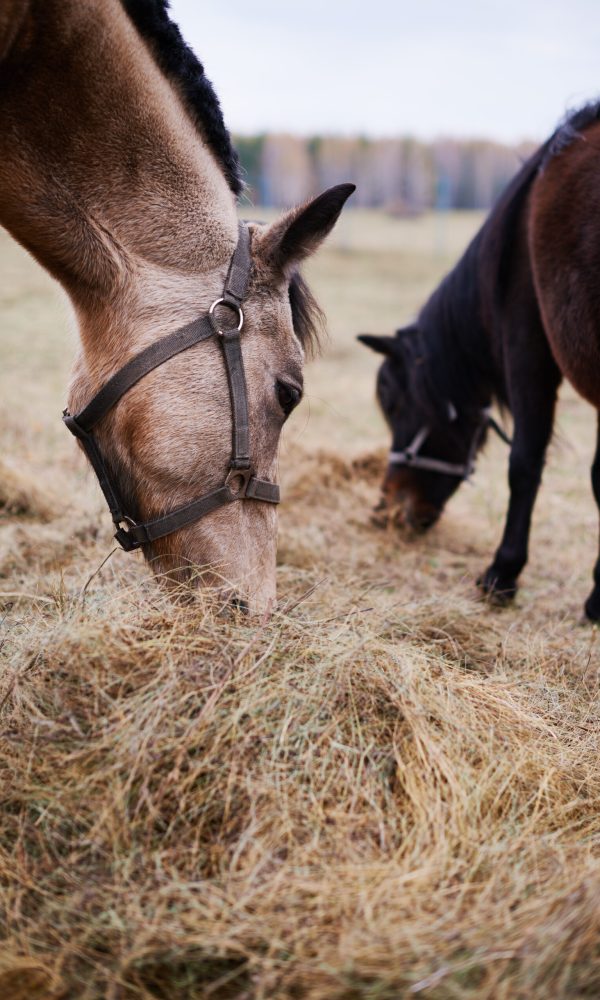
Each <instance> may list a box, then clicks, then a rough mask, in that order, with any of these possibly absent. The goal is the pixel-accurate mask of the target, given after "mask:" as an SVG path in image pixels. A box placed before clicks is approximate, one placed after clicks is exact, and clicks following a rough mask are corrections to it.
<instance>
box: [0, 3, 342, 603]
mask: <svg viewBox="0 0 600 1000" xmlns="http://www.w3.org/2000/svg"><path fill="white" fill-rule="evenodd" d="M0 88H1V90H2V101H1V102H0V222H1V223H2V224H3V225H4V226H6V228H7V229H8V230H9V231H10V232H11V233H12V234H13V235H14V236H15V238H16V239H18V240H19V241H20V242H21V243H22V244H23V245H24V246H25V247H26V248H27V249H28V250H30V252H31V253H32V254H33V255H34V256H35V257H36V258H37V259H38V260H39V261H40V263H41V264H42V265H44V266H45V267H46V268H47V269H48V270H49V271H50V273H51V274H53V276H54V277H55V278H57V279H58V280H59V281H60V282H61V284H62V285H63V287H64V288H65V289H66V291H67V292H68V294H69V296H70V298H71V301H72V303H73V306H74V310H75V313H76V317H77V321H78V327H79V333H80V339H81V351H80V353H79V356H78V359H77V362H76V365H75V370H74V374H73V378H72V382H71V389H70V393H69V400H68V408H69V411H70V413H71V414H76V413H78V412H80V411H81V410H82V409H85V407H86V405H87V404H88V403H89V401H90V399H92V398H93V397H94V396H95V394H96V393H98V391H99V390H100V389H101V388H102V387H103V386H104V385H105V384H106V383H107V382H108V381H109V380H110V379H111V378H112V377H113V376H115V374H116V373H118V372H119V371H120V370H121V369H122V368H123V367H124V366H125V365H126V364H127V363H128V362H131V361H132V359H134V358H136V357H137V356H138V355H141V354H142V352H144V351H145V350H147V349H148V348H149V346H150V345H152V344H155V343H156V342H157V341H159V340H160V339H161V338H164V337H167V336H169V335H171V334H173V332H174V331H176V330H178V329H179V328H181V327H186V326H187V325H189V324H190V323H192V322H193V321H194V320H197V319H198V318H199V317H203V316H207V314H208V312H209V310H210V307H211V305H212V304H213V303H215V301H216V300H218V299H219V298H221V297H222V294H223V288H224V286H225V284H226V282H227V275H228V272H229V268H230V263H231V261H232V257H233V254H234V251H235V249H236V245H237V242H238V222H237V216H236V205H235V196H236V194H238V193H239V191H240V189H241V181H240V174H239V167H238V163H237V158H236V155H235V153H234V151H233V148H232V146H231V143H230V139H229V135H228V133H227V131H226V129H225V126H224V124H223V119H222V115H221V111H220V107H219V104H218V101H217V99H216V97H215V94H214V91H213V90H212V87H211V85H210V84H209V83H208V81H207V80H206V77H205V76H204V72H203V69H202V66H201V65H200V64H199V63H198V62H197V61H196V59H195V57H194V56H193V55H192V53H191V52H190V50H189V49H188V48H187V47H186V46H185V44H184V43H183V41H182V39H181V36H180V35H179V32H178V30H177V28H176V27H175V25H173V24H172V23H171V22H170V20H169V18H168V15H167V13H166V3H165V2H164V0H83V2H82V0H6V3H5V4H4V6H3V10H2V11H0ZM353 190H354V188H353V185H349V184H346V185H340V186H338V187H336V188H332V189H331V190H329V191H327V192H325V193H324V194H322V195H321V196H320V197H318V198H316V199H315V200H314V201H312V202H309V203H307V204H306V205H304V206H302V207H300V208H297V209H295V210H293V211H291V212H289V213H288V214H287V215H285V216H284V217H283V218H282V219H280V220H279V221H278V222H275V223H274V224H271V225H268V226H262V225H257V224H253V225H250V226H249V259H248V267H247V274H246V278H247V282H246V284H247V287H245V288H244V301H243V305H242V309H243V329H242V331H241V338H240V346H241V359H242V360H241V370H242V378H243V377H244V375H245V388H244V389H243V390H239V391H238V398H239V395H240V392H241V393H242V395H243V394H245V397H246V399H245V405H246V406H247V417H248V419H247V425H248V431H249V444H250V452H251V454H250V460H251V468H252V473H253V475H254V476H256V478H257V479H260V480H266V481H267V482H272V481H273V480H274V479H275V477H276V467H277V450H278V442H279V437H280V433H281V429H282V426H283V423H284V421H285V419H286V417H287V416H288V414H289V413H290V412H291V410H292V409H293V407H294V406H295V405H296V404H297V403H298V401H299V400H300V398H301V395H302V370H303V360H304V354H305V351H306V350H307V348H310V346H311V343H312V342H313V340H314V337H315V334H316V331H317V328H318V322H319V316H320V313H319V310H318V307H317V306H316V304H315V302H314V300H313V299H312V297H311V295H310V292H309V290H308V288H307V287H306V285H305V284H304V282H303V281H302V279H301V277H300V276H299V274H298V267H299V265H300V264H301V262H302V261H303V259H304V258H305V257H307V256H308V255H309V254H311V253H312V252H314V251H315V250H316V249H317V247H318V246H319V244H320V243H321V241H322V240H323V239H324V238H325V236H326V235H327V234H328V233H329V231H330V230H331V228H332V227H333V225H334V224H335V221H336V220H337V218H338V215H339V213H340V211H341V209H342V207H343V204H344V202H345V201H346V199H347V198H348V196H349V195H350V194H351V192H352V191H353ZM225 311H226V310H222V309H221V315H219V318H218V321H217V325H218V324H219V323H223V324H225V323H226V320H225V319H224V318H223V316H222V313H223V312H225ZM240 317H241V313H240ZM239 368H240V365H239V364H238V369H239ZM238 375H239V371H238ZM231 377H232V376H231V369H230V368H228V367H227V366H226V364H224V357H223V351H222V349H221V346H220V343H219V338H218V336H215V337H211V338H209V339H205V340H203V341H202V342H199V343H196V344H194V345H193V346H191V347H190V348H189V349H188V350H185V351H182V352H180V353H177V354H175V355H174V356H171V357H170V358H169V359H168V360H166V361H165V362H164V363H162V364H160V365H159V366H157V367H155V368H153V369H152V370H149V371H148V372H147V373H144V377H143V378H141V379H139V380H138V381H136V382H135V384H133V385H132V386H131V387H130V388H128V390H127V392H126V393H125V394H124V395H122V396H121V397H120V398H119V399H118V400H117V401H116V402H115V405H114V406H111V408H110V409H109V410H108V411H107V412H106V413H103V415H102V419H101V420H99V422H98V423H97V425H96V426H95V427H94V431H93V433H94V442H95V444H94V446H95V447H96V448H97V450H98V452H99V453H100V455H101V461H102V467H103V473H106V475H107V477H108V478H109V479H110V482H111V484H112V485H113V487H114V489H115V490H116V491H117V492H118V494H119V495H120V497H121V499H122V501H123V506H124V508H125V509H126V511H127V515H128V518H131V519H132V520H133V521H134V522H144V523H145V522H149V521H153V520H154V519H157V518H161V517H163V516H164V515H165V514H168V513H169V512H170V511H172V510H178V509H180V508H182V507H185V506H186V505H188V504H190V503H192V502H193V501H195V500H196V499H197V498H198V497H199V496H203V495H204V494H207V493H210V492H211V491H214V490H215V489H218V488H219V487H221V486H222V485H223V484H224V482H225V481H226V479H227V476H228V472H229V467H230V461H231V457H232V430H233V416H232V407H233V398H234V390H233V389H232V388H231V387H230V379H231ZM275 547H276V512H275V507H274V505H273V504H272V503H267V502H262V501H261V500H260V499H248V500H246V501H245V502H243V503H242V502H233V503H228V504H226V505H223V506H221V507H219V508H218V509H215V510H212V511H211V512H210V513H208V514H207V516H206V517H203V518H201V519H199V520H196V521H194V523H191V524H189V525H187V526H185V527H182V528H180V529H178V530H175V531H173V532H170V533H169V534H167V535H164V536H162V537H160V538H158V539H157V540H155V541H152V542H149V543H148V544H144V545H143V549H144V553H145V555H146V557H147V558H148V559H149V560H151V561H152V564H153V566H154V567H155V569H156V570H157V571H158V572H160V573H165V574H167V575H169V576H171V577H173V576H174V577H176V578H178V579H182V578H186V577H188V576H190V575H191V573H190V570H191V568H196V569H197V568H198V567H200V568H201V569H202V570H203V573H202V574H201V577H202V580H203V582H207V583H211V584H215V583H217V584H218V583H219V582H220V581H222V582H224V584H225V585H226V586H227V587H228V588H232V589H233V590H235V592H236V593H237V594H239V595H240V597H241V598H243V599H244V600H248V601H249V602H250V603H251V604H252V605H254V606H257V607H258V606H265V605H267V604H269V603H270V602H271V601H272V600H273V598H274V596H275ZM194 575H196V574H194Z"/></svg>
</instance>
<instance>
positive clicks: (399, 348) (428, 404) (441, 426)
mask: <svg viewBox="0 0 600 1000" xmlns="http://www.w3.org/2000/svg"><path fill="white" fill-rule="evenodd" d="M358 339H359V340H360V341H361V342H362V343H363V344H365V345H366V346H367V347H370V348H371V349H372V350H373V351H375V352H376V353H378V354H382V355H383V356H384V361H383V363H382V364H381V366H380V368H379V371H378V373H377V387H376V393H377V400H378V402H379V405H380V407H381V410H382V413H383V415H384V417H385V420H386V422H387V424H388V426H389V428H390V431H391V433H392V448H391V451H390V453H389V461H388V466H387V470H386V473H385V476H384V480H383V484H382V492H381V500H380V503H379V504H378V506H377V508H376V512H375V513H376V518H375V520H376V521H377V522H378V523H380V524H385V523H387V521H388V518H389V517H390V516H392V517H393V519H394V521H395V522H397V523H398V522H399V523H401V524H407V525H408V526H409V527H410V528H412V529H414V530H416V531H426V530H427V529H428V528H430V527H431V526H432V525H433V524H435V522H436V521H437V520H438V518H439V517H440V515H441V513H442V511H443V509H444V507H445V505H446V502H447V501H448V500H449V499H450V497H451V496H452V494H453V493H455V491H456V490H457V489H458V487H459V485H460V484H461V482H463V480H464V479H466V478H468V476H469V475H470V473H471V472H472V469H473V465H474V461H475V456H476V453H477V451H478V450H479V447H480V446H481V445H482V444H483V441H484V438H485V433H486V430H487V426H488V421H489V418H488V416H487V411H486V410H484V409H481V408H475V409H474V408H472V407H461V409H460V410H459V409H457V407H455V405H454V403H453V402H452V401H451V400H450V399H448V398H445V397H444V396H440V395H439V394H438V393H436V392H435V390H434V389H433V386H432V384H431V370H430V368H429V366H428V357H427V350H426V348H425V346H424V343H423V340H422V338H421V335H420V332H419V328H418V326H409V327H406V328H404V329H401V330H398V331H397V332H396V335H395V336H393V337H388V336H373V335H371V334H361V335H360V336H359V337H358Z"/></svg>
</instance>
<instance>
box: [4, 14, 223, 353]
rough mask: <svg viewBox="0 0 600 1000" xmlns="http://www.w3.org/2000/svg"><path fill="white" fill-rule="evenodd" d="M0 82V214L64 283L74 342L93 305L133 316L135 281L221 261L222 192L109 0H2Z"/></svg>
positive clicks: (95, 310) (206, 155) (216, 173)
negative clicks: (73, 312) (76, 325)
mask: <svg viewBox="0 0 600 1000" xmlns="http://www.w3.org/2000/svg"><path fill="white" fill-rule="evenodd" d="M0 90H1V91H2V95H3V97H2V102H1V104H0V223H2V224H3V225H4V226H5V227H6V228H7V229H8V230H9V231H10V232H11V233H12V235H13V236H14V237H15V238H16V239H17V240H18V241H20V242H21V243H22V244H23V245H24V246H25V247H26V248H27V249H28V250H29V251H30V252H31V253H32V254H33V255H34V256H35V257H36V258H37V259H38V260H39V261H40V263H41V264H42V265H43V266H45V267H46V268H47V269H48V270H49V271H50V272H51V273H52V274H53V275H54V277H56V278H57V279H58V280H59V281H61V283H62V284H63V285H64V286H65V288H66V289H67V291H68V292H69V294H70V295H71V297H72V299H73V302H74V304H75V306H76V309H77V311H78V313H79V316H80V319H81V318H82V317H83V319H84V322H83V324H82V337H83V339H84V347H85V339H86V330H87V329H88V328H89V330H90V331H92V330H93V329H94V327H97V325H98V324H97V322H95V323H94V322H90V316H91V315H92V314H94V315H95V317H96V321H97V319H98V314H99V313H101V312H102V311H103V310H104V311H105V312H106V311H108V312H110V314H111V317H112V319H113V320H114V319H115V317H116V316H117V317H118V314H119V312H120V306H121V305H124V304H125V303H127V304H128V309H129V314H130V321H131V314H132V312H133V313H135V309H133V310H132V302H135V300H136V296H137V297H138V298H140V296H139V295H137V292H138V290H139V289H140V288H144V287H145V288H148V287H149V286H150V285H152V284H153V283H154V282H156V284H157V285H158V286H160V285H162V287H163V290H164V289H165V288H166V287H167V286H169V285H170V286H171V287H173V286H174V284H176V283H177V282H174V281H173V276H174V275H175V276H178V277H180V278H181V282H180V284H181V283H182V282H183V283H184V284H185V279H186V278H187V280H188V283H189V281H190V280H191V278H192V276H193V277H194V279H196V280H197V276H198V275H199V274H202V273H205V272H211V271H215V270H218V269H219V268H222V266H223V265H224V263H225V262H226V261H227V259H228V258H229V256H230V254H231V252H232V249H233V247H234V245H235V241H236V217H235V204H234V197H233V195H232V193H231V191H230V189H229V187H228V185H227V182H226V179H225V176H224V174H223V172H222V171H221V169H220V167H219V166H218V165H217V162H216V160H215V159H214V157H213V155H212V154H211V153H210V152H209V150H208V148H207V147H206V145H205V144H204V143H203V142H202V140H201V137H200V136H199V135H198V132H197V130H196V128H195V126H194V125H193V123H192V121H191V119H190V117H189V115H188V114H187V112H186V110H185V108H184V107H183V105H182V103H181V101H180V99H179V97H178V96H177V93H176V92H175V90H174V88H173V87H172V86H171V84H170V83H169V81H168V80H167V79H166V78H165V77H164V76H163V75H162V73H161V72H160V70H159V69H158V67H157V65H156V63H155V61H154V59H153V58H152V56H151V54H150V52H149V50H148V49H147V47H146V45H145V44H144V42H143V41H142V39H141V37H140V36H139V34H138V32H137V30H136V29H135V28H134V26H133V25H132V23H131V22H130V21H129V19H128V17H127V15H126V13H125V11H124V9H123V7H122V5H121V3H120V2H119V0H3V12H2V14H0ZM106 303H109V304H110V309H108V310H107V309H106V305H105V304H106ZM145 308H146V311H148V302H146V305H145ZM89 335H90V336H93V333H90V334H89Z"/></svg>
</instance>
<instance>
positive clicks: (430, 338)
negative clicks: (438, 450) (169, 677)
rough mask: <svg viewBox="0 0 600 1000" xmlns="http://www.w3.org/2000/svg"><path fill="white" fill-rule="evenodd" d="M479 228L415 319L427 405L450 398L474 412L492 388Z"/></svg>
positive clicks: (439, 408) (438, 405)
mask: <svg viewBox="0 0 600 1000" xmlns="http://www.w3.org/2000/svg"><path fill="white" fill-rule="evenodd" d="M481 236H482V231H481V230H480V232H479V233H478V234H477V236H476V237H475V238H474V240H473V241H472V242H471V244H470V245H469V247H468V248H467V250H466V252H465V254H464V255H463V257H462V258H461V260H460V261H459V262H458V264H457V265H456V267H455V268H454V269H453V270H452V271H451V272H450V274H448V275H447V276H446V278H444V280H443V281H442V283H441V285H440V286H439V287H438V288H437V289H436V291H435V292H434V293H433V295H432V296H431V298H430V299H429V301H428V302H427V303H426V305H425V307H424V308H423V310H422V312H421V314H420V317H419V321H418V326H419V331H420V334H421V338H422V342H423V348H424V354H425V356H426V358H427V363H426V364H424V365H422V366H418V367H417V370H416V372H417V374H416V378H417V392H418V394H419V395H420V396H421V397H422V398H423V399H424V401H426V403H427V405H428V408H430V409H431V410H433V411H436V412H445V407H446V405H447V403H448V402H451V403H452V404H453V405H454V407H455V408H456V409H457V410H458V411H459V412H463V413H466V414H472V415H473V417H474V418H475V419H477V414H478V413H479V412H480V411H481V410H482V409H483V408H485V407H486V406H489V404H490V402H491V398H492V396H493V395H494V393H495V392H496V375H495V369H494V363H493V359H492V349H491V344H490V338H489V333H488V330H487V328H486V324H485V322H484V319H483V309H482V302H481V286H480V274H479V252H480V243H481Z"/></svg>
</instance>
